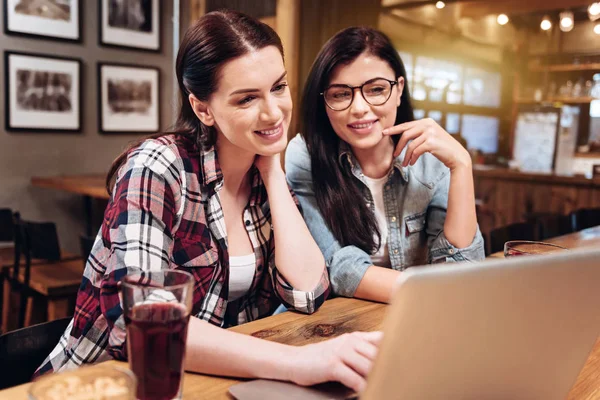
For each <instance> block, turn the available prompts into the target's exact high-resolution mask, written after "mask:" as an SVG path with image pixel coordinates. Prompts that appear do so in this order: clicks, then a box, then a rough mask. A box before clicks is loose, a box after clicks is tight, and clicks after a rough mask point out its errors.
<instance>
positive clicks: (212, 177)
mask: <svg viewBox="0 0 600 400" xmlns="http://www.w3.org/2000/svg"><path fill="white" fill-rule="evenodd" d="M200 164H201V168H202V183H203V184H204V185H205V186H208V185H210V184H213V183H214V184H215V190H217V191H218V190H219V189H220V188H221V186H222V185H223V171H222V170H221V167H220V165H219V160H218V157H217V152H216V150H215V148H214V146H211V147H210V148H208V149H201V150H200ZM250 184H251V189H250V199H249V201H248V205H249V206H250V207H254V206H256V205H262V204H263V203H264V202H265V201H266V200H267V190H266V188H265V185H264V184H263V181H262V179H261V177H260V173H259V172H258V169H257V168H256V167H255V166H254V165H253V166H252V167H251V168H250Z"/></svg>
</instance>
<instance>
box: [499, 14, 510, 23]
mask: <svg viewBox="0 0 600 400" xmlns="http://www.w3.org/2000/svg"><path fill="white" fill-rule="evenodd" d="M497 21H498V23H499V24H500V25H506V24H508V17H507V16H506V14H500V15H498V19H497Z"/></svg>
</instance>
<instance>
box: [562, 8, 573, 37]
mask: <svg viewBox="0 0 600 400" xmlns="http://www.w3.org/2000/svg"><path fill="white" fill-rule="evenodd" d="M574 24H575V23H574V19H573V13H572V12H571V11H564V12H561V13H560V30H561V31H563V32H570V31H572V30H573V25H574Z"/></svg>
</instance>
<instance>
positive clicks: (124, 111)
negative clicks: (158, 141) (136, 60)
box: [98, 63, 160, 133]
mask: <svg viewBox="0 0 600 400" xmlns="http://www.w3.org/2000/svg"><path fill="white" fill-rule="evenodd" d="M159 83H160V73H159V70H158V69H157V68H148V67H138V66H134V65H121V64H105V63H99V64H98V84H99V88H98V92H99V94H100V99H99V108H100V112H99V116H100V117H99V122H100V131H101V132H103V133H152V132H158V130H159V125H160V122H159V121H160V108H159V106H158V96H159Z"/></svg>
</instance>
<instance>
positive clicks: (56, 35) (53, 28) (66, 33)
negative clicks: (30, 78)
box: [3, 0, 83, 43]
mask: <svg viewBox="0 0 600 400" xmlns="http://www.w3.org/2000/svg"><path fill="white" fill-rule="evenodd" d="M40 3H44V4H43V6H42V7H40ZM82 5H83V4H82V2H81V0H37V1H36V2H30V1H27V0H3V11H4V33H5V34H7V35H15V36H24V37H30V38H36V39H51V40H58V41H66V42H75V43H81V41H82V38H81V32H82V29H81V24H82V20H83V17H82V15H83V13H82Z"/></svg>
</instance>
